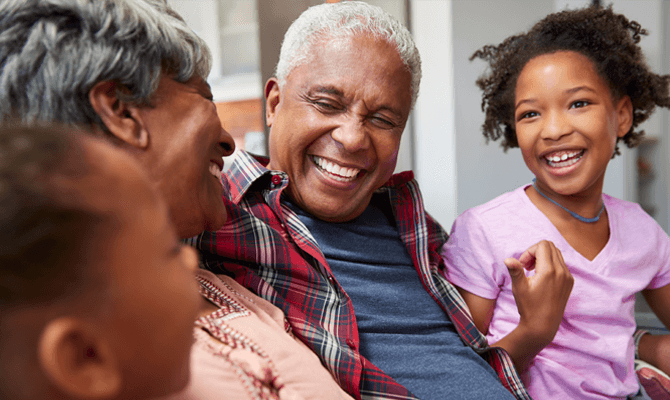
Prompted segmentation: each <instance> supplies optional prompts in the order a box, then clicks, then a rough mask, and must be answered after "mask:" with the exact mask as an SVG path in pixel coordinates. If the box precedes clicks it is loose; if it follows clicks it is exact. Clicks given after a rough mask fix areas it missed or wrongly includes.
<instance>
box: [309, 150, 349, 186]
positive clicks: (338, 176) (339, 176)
mask: <svg viewBox="0 0 670 400" xmlns="http://www.w3.org/2000/svg"><path fill="white" fill-rule="evenodd" d="M312 159H313V160H314V163H315V164H316V165H317V166H319V168H321V169H322V170H324V171H326V172H328V173H329V174H331V176H332V177H333V179H335V180H338V181H341V182H347V181H352V180H354V178H356V176H357V175H358V173H359V172H361V170H360V169H358V168H344V167H341V166H339V165H337V164H335V163H333V162H330V161H328V160H326V159H323V158H321V157H316V156H313V157H312Z"/></svg>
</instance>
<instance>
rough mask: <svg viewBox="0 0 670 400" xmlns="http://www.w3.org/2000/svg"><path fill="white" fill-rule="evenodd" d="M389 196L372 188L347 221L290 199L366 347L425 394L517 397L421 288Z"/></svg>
mask: <svg viewBox="0 0 670 400" xmlns="http://www.w3.org/2000/svg"><path fill="white" fill-rule="evenodd" d="M388 203H389V202H388V198H387V197H383V196H377V195H375V196H373V200H372V202H371V205H370V206H368V208H367V209H366V210H365V211H364V212H363V214H362V215H361V216H359V217H358V218H356V219H354V220H352V221H349V222H345V223H330V222H324V221H321V220H318V219H316V218H313V217H312V216H311V215H309V214H307V213H305V212H304V211H302V210H300V209H299V208H298V207H295V206H294V205H291V204H289V205H290V206H291V207H292V208H293V209H294V210H295V211H296V212H297V214H298V216H299V218H300V220H301V221H302V222H303V223H304V224H305V225H306V226H307V228H308V229H309V230H310V232H311V233H312V235H313V236H314V238H315V239H316V241H317V243H318V244H319V246H320V247H321V251H323V254H324V255H325V257H326V259H327V261H328V264H329V265H330V268H331V269H332V271H333V274H334V275H335V278H336V279H337V281H338V282H339V283H340V285H341V286H342V287H343V288H344V290H345V291H346V293H347V294H348V295H349V297H350V298H351V301H352V303H353V306H354V311H355V313H356V320H357V322H358V331H359V336H360V352H361V354H362V355H363V356H364V357H365V358H367V359H368V360H370V361H371V362H372V363H374V364H375V365H376V366H377V367H379V368H380V369H382V370H383V371H384V372H386V373H387V374H388V375H389V376H391V377H392V378H394V379H395V380H396V381H398V382H399V383H400V384H402V385H403V386H405V387H406V388H407V389H409V390H410V391H411V392H412V393H414V395H416V396H417V397H418V398H420V399H422V400H431V399H436V400H437V399H477V400H486V399H513V396H512V394H511V393H509V392H508V391H507V390H506V389H505V388H504V387H503V386H502V385H501V384H500V381H499V380H498V377H497V375H496V374H495V372H494V371H493V369H492V368H491V367H490V366H489V365H488V364H487V363H486V362H485V361H484V360H483V359H482V358H481V357H480V356H478V355H477V354H476V353H475V352H474V350H472V349H471V348H470V347H468V346H466V345H465V344H463V342H462V341H461V339H460V338H459V337H458V334H457V333H456V330H455V328H454V326H453V324H452V323H451V321H450V320H449V318H448V316H447V314H446V313H445V312H444V311H443V310H442V308H440V306H439V305H438V304H437V303H436V302H435V300H433V299H432V298H431V296H430V294H429V293H428V292H427V291H426V290H425V289H424V287H423V284H422V282H421V280H420V278H419V275H418V273H417V271H416V270H415V268H414V266H413V264H412V260H411V258H410V256H409V254H408V252H407V250H406V248H405V246H404V244H403V243H402V241H401V240H400V238H399V236H398V232H397V229H396V227H395V222H394V219H393V214H392V211H391V207H390V204H388Z"/></svg>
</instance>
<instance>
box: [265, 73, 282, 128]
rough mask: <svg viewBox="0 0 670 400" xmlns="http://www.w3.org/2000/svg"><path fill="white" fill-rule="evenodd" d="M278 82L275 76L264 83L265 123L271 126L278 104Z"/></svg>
mask: <svg viewBox="0 0 670 400" xmlns="http://www.w3.org/2000/svg"><path fill="white" fill-rule="evenodd" d="M279 100H280V98H279V82H278V81H277V78H270V79H268V82H267V83H266V84H265V124H266V125H267V126H268V127H271V126H272V123H273V122H274V120H275V114H276V111H277V106H278V105H279Z"/></svg>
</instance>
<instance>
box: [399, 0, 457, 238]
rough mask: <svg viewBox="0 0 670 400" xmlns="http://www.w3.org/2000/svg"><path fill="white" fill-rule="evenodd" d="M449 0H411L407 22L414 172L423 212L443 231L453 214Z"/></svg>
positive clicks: (453, 178) (453, 146) (447, 226)
mask: <svg viewBox="0 0 670 400" xmlns="http://www.w3.org/2000/svg"><path fill="white" fill-rule="evenodd" d="M451 6H452V1H451V0H448V1H444V0H419V1H412V2H411V5H410V9H411V26H412V33H413V35H414V38H415V40H416V44H417V47H418V48H419V52H420V53H421V61H422V70H423V78H422V81H421V89H420V95H419V99H418V100H417V103H416V108H415V110H414V117H413V118H414V137H415V142H414V143H415V144H414V146H415V153H414V171H415V174H416V177H417V180H418V181H419V185H420V186H421V191H422V193H423V197H424V200H425V207H426V210H427V211H428V212H429V213H430V214H431V215H432V216H433V217H434V218H435V219H436V220H437V221H438V222H440V223H441V224H442V225H443V226H444V227H445V229H447V230H448V229H449V227H450V226H451V223H452V221H453V220H454V218H456V216H457V214H456V212H457V210H456V194H457V187H458V186H457V181H456V173H455V172H456V137H455V132H454V121H455V120H456V118H455V115H454V92H453V87H454V77H453V66H452V61H453V57H452V44H451V43H452V40H451V15H452V14H451Z"/></svg>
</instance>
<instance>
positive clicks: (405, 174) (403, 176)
mask: <svg viewBox="0 0 670 400" xmlns="http://www.w3.org/2000/svg"><path fill="white" fill-rule="evenodd" d="M410 182H416V180H415V179H414V172H413V171H402V172H398V173H396V174H393V175H391V177H390V178H389V180H388V181H386V183H385V184H384V186H382V187H389V188H397V187H400V186H403V185H406V184H408V183H410ZM417 187H418V184H417Z"/></svg>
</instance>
